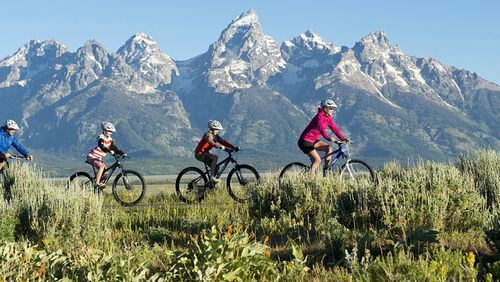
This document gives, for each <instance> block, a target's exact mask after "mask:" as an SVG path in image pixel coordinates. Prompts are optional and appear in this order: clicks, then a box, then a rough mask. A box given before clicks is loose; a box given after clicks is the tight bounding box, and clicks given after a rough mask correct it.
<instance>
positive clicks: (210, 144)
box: [194, 130, 234, 155]
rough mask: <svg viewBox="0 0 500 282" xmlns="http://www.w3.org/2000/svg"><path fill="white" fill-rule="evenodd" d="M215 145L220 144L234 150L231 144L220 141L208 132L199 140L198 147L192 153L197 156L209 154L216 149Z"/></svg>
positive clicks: (219, 138)
mask: <svg viewBox="0 0 500 282" xmlns="http://www.w3.org/2000/svg"><path fill="white" fill-rule="evenodd" d="M217 143H220V144H222V145H224V146H226V147H228V148H231V149H234V146H233V145H232V144H231V143H229V142H227V141H226V140H224V139H222V138H221V137H220V136H219V135H215V134H213V133H212V131H210V130H209V131H208V132H206V133H205V134H203V137H202V138H201V140H200V143H198V146H196V149H195V150H194V152H195V153H196V154H197V155H199V154H203V153H206V152H209V151H210V149H212V148H214V147H218V146H217Z"/></svg>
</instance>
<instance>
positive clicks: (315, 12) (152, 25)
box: [0, 0, 500, 84]
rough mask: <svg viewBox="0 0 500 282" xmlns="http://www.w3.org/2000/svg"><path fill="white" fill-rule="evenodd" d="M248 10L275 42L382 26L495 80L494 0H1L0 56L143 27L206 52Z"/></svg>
mask: <svg viewBox="0 0 500 282" xmlns="http://www.w3.org/2000/svg"><path fill="white" fill-rule="evenodd" d="M249 9H254V10H255V11H256V12H257V14H258V15H259V18H260V22H261V25H262V27H263V29H264V32H265V33H266V34H268V35H270V36H272V37H274V38H275V39H277V40H278V41H280V42H281V41H283V40H286V39H291V38H293V37H295V36H297V35H298V34H300V33H302V32H304V31H306V30H307V29H308V28H311V29H312V30H314V31H315V32H316V33H318V34H319V35H321V36H322V37H324V38H325V39H327V40H328V41H333V42H334V43H335V44H337V45H339V46H340V45H344V46H349V47H352V46H353V45H354V43H355V42H356V41H357V40H359V39H360V38H361V37H362V36H364V35H366V34H368V33H369V32H372V31H375V30H379V29H382V30H384V31H385V32H386V34H387V35H388V37H389V39H390V41H391V42H392V43H396V44H399V45H400V46H401V48H402V49H403V51H404V52H405V53H407V54H410V55H415V56H430V57H435V58H437V59H439V60H440V61H442V62H443V63H445V64H448V65H454V66H457V67H459V68H465V69H468V70H470V71H474V72H476V73H478V74H479V75H480V76H482V77H484V78H486V79H488V80H490V81H493V82H496V83H497V84H498V83H500V54H499V53H500V52H499V51H500V28H499V27H500V1H493V0H489V1H461V0H455V1H452V0H434V1H428V0H422V1H403V0H399V1H395V0H385V1H382V0H380V1H374V0H372V1H367V0H366V1H364V0H363V1H362V0H359V1H345V0H344V1H333V0H330V1H326V0H325V1H323V0H315V1H285V0H266V1H265V0H252V1H250V0H247V1H239V0H232V1H229V0H212V1H207V0H203V1H202V0H200V1H192V0H183V1H166V0H164V1H147V0H144V1H129V0H121V1H111V0H100V1H95V0H84V1H78V2H77V1H68V0H66V1H62V0H50V1H28V0H25V1H12V0H6V1H2V2H1V3H0V15H1V16H0V57H1V58H3V57H6V56H8V55H10V54H12V53H14V52H15V51H16V50H17V49H18V48H19V47H20V46H21V45H22V44H24V43H26V42H28V41H29V40H30V39H33V38H39V39H42V40H44V39H55V40H57V41H59V42H61V43H63V44H65V45H66V46H68V47H69V48H70V50H72V51H75V50H76V49H77V48H78V47H80V46H82V45H83V43H84V42H85V40H87V39H97V40H98V41H99V42H101V43H102V44H103V45H104V46H105V47H106V48H107V49H108V51H116V50H117V49H118V48H119V47H120V46H121V45H122V44H123V43H124V42H125V41H126V40H127V39H128V38H129V37H130V36H132V35H133V34H135V33H136V32H146V33H148V34H149V35H151V36H152V37H153V38H154V39H155V40H156V41H157V42H158V43H159V45H160V47H161V49H162V50H163V51H164V52H165V53H167V54H169V55H170V56H172V57H173V58H174V59H177V60H183V59H188V58H191V57H194V56H196V55H199V54H201V53H203V52H205V51H206V50H207V48H208V46H209V44H210V43H212V42H213V41H215V40H216V39H217V38H218V37H219V34H220V32H221V31H222V30H223V29H224V28H225V27H226V26H227V25H228V24H229V23H230V22H231V20H232V19H233V18H235V17H237V16H238V15H239V14H241V13H242V12H244V11H246V10H249Z"/></svg>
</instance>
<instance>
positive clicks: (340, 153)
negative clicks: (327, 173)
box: [321, 144, 351, 173]
mask: <svg viewBox="0 0 500 282" xmlns="http://www.w3.org/2000/svg"><path fill="white" fill-rule="evenodd" d="M345 147H347V146H345ZM345 147H344V144H339V148H338V149H337V150H335V151H333V152H331V153H328V154H326V155H325V156H324V157H322V158H321V159H322V160H324V159H326V158H327V157H329V156H331V155H334V154H337V155H336V156H335V157H334V158H333V159H332V160H331V161H330V164H329V165H328V168H327V170H331V169H333V166H334V165H335V164H336V163H337V161H338V160H339V159H340V158H345V159H347V160H346V163H348V162H349V161H350V160H351V156H350V155H349V148H345ZM348 169H349V173H351V171H350V168H348Z"/></svg>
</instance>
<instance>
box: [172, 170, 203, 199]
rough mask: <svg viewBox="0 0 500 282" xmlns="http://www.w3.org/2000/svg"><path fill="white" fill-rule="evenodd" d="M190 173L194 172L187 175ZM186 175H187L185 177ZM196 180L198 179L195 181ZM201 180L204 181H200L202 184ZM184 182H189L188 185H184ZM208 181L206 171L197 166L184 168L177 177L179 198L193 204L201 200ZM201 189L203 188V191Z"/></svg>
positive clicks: (176, 188) (176, 190)
mask: <svg viewBox="0 0 500 282" xmlns="http://www.w3.org/2000/svg"><path fill="white" fill-rule="evenodd" d="M188 173H192V174H193V176H190V177H187V174H188ZM185 175H186V177H184V179H183V176H185ZM191 178H192V179H191ZM195 180H198V181H196V182H195ZM199 181H202V183H200V184H202V185H200V184H198V182H199ZM184 183H186V184H187V187H184ZM207 183H208V179H207V176H206V173H205V172H203V171H202V170H201V169H199V168H197V167H187V168H185V169H183V170H182V171H181V172H180V173H179V174H178V175H177V178H176V179H175V192H176V193H177V196H179V199H180V200H181V201H182V202H184V203H186V204H191V203H193V202H196V201H197V202H201V200H203V198H204V194H205V190H206V187H207ZM185 188H187V189H185ZM200 189H201V190H203V191H202V192H201V193H200V191H199V190H200Z"/></svg>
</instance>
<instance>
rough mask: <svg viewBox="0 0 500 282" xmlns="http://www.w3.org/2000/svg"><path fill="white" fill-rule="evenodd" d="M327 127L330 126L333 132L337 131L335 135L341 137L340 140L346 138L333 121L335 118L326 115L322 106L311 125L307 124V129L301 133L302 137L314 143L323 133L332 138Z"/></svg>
mask: <svg viewBox="0 0 500 282" xmlns="http://www.w3.org/2000/svg"><path fill="white" fill-rule="evenodd" d="M327 127H329V128H330V129H331V130H332V131H333V133H335V135H337V137H338V138H340V140H345V137H344V136H343V135H342V133H341V132H340V130H339V129H338V128H337V126H336V125H335V123H334V122H333V118H332V117H331V116H330V117H327V116H326V115H325V112H323V109H321V108H318V113H317V114H316V116H314V118H313V119H312V120H311V122H310V123H309V125H307V127H306V129H304V131H302V134H300V139H301V140H304V141H307V142H310V143H314V142H315V141H316V140H318V139H319V138H320V137H321V135H323V137H325V139H326V140H330V135H328V133H327V132H326V128H327Z"/></svg>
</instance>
